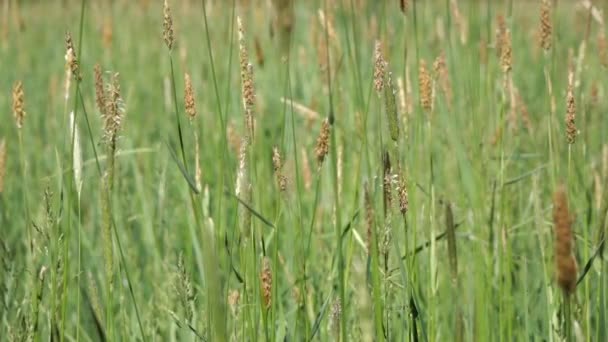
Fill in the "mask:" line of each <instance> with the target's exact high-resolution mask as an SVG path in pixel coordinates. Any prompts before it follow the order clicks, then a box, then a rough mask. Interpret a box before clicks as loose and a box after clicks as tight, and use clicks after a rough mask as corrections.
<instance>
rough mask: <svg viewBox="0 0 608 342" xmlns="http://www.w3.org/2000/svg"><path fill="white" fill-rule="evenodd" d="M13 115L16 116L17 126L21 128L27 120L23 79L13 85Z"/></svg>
mask: <svg viewBox="0 0 608 342" xmlns="http://www.w3.org/2000/svg"><path fill="white" fill-rule="evenodd" d="M13 116H14V117H15V123H16V124H17V128H19V129H21V127H23V121H24V120H25V93H24V92H23V83H22V82H21V81H17V82H16V83H15V85H14V86H13Z"/></svg>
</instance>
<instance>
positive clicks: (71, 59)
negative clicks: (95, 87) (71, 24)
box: [65, 31, 82, 82]
mask: <svg viewBox="0 0 608 342" xmlns="http://www.w3.org/2000/svg"><path fill="white" fill-rule="evenodd" d="M65 61H66V62H67V64H68V66H69V67H70V71H71V72H72V76H73V77H74V79H75V80H76V81H77V82H79V81H81V80H82V75H81V74H80V65H79V64H78V59H77V58H76V48H75V47H74V41H73V40H72V34H71V33H70V32H69V31H67V32H66V33H65Z"/></svg>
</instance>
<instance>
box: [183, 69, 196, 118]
mask: <svg viewBox="0 0 608 342" xmlns="http://www.w3.org/2000/svg"><path fill="white" fill-rule="evenodd" d="M184 83H185V90H184V104H185V107H186V114H187V115H188V119H190V123H192V122H193V121H194V119H195V118H196V104H195V102H194V90H192V80H191V79H190V75H189V74H188V73H186V74H184Z"/></svg>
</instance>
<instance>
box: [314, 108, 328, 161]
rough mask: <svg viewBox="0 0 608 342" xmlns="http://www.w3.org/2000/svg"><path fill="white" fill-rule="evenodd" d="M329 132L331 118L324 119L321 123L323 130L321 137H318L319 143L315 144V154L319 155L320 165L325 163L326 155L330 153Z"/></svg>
mask: <svg viewBox="0 0 608 342" xmlns="http://www.w3.org/2000/svg"><path fill="white" fill-rule="evenodd" d="M329 134H330V126H329V120H328V119H324V120H323V123H321V131H320V133H319V137H318V138H317V145H316V146H315V155H316V156H317V162H318V163H319V167H321V165H323V161H324V160H325V156H327V154H328V153H329Z"/></svg>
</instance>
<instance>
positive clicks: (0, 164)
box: [0, 138, 6, 194]
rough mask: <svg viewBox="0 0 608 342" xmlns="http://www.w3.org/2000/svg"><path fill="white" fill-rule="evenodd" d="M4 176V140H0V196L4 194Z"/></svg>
mask: <svg viewBox="0 0 608 342" xmlns="http://www.w3.org/2000/svg"><path fill="white" fill-rule="evenodd" d="M5 176H6V140H5V139H4V138H2V140H0V194H1V193H2V192H4V177H5Z"/></svg>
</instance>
